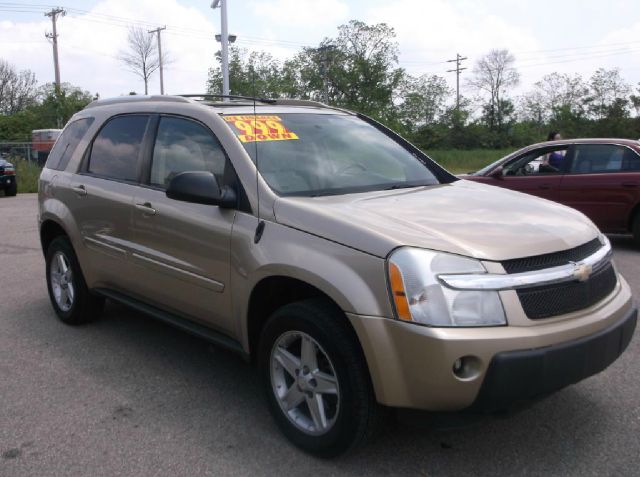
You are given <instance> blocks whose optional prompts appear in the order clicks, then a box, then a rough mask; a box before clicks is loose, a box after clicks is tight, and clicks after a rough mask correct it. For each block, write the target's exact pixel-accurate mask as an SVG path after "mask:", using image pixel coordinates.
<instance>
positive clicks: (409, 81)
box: [398, 74, 453, 132]
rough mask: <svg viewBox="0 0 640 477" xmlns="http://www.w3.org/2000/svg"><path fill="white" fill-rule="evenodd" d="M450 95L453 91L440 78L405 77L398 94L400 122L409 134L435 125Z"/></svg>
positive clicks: (431, 76)
mask: <svg viewBox="0 0 640 477" xmlns="http://www.w3.org/2000/svg"><path fill="white" fill-rule="evenodd" d="M452 94H453V90H452V89H451V88H450V87H449V86H448V85H447V81H446V80H445V79H444V78H442V77H441V76H437V75H428V74H424V75H422V76H419V77H417V78H414V77H412V76H408V75H407V76H405V78H404V80H403V81H402V86H401V87H400V92H399V96H400V99H401V101H402V102H401V103H400V105H399V106H398V110H399V116H400V121H401V122H402V123H403V124H404V126H405V128H406V129H407V130H408V131H410V132H413V131H415V130H417V129H418V128H420V127H424V126H432V125H434V124H436V123H437V122H438V121H439V120H440V118H441V116H442V115H443V114H444V112H445V107H446V102H447V101H448V100H449V98H450V97H451V95H452Z"/></svg>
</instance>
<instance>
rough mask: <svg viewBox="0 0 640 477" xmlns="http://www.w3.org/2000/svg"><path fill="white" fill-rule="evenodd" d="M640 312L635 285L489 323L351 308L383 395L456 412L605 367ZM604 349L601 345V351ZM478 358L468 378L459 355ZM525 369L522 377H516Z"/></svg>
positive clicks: (390, 400)
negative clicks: (444, 321) (546, 312)
mask: <svg viewBox="0 0 640 477" xmlns="http://www.w3.org/2000/svg"><path fill="white" fill-rule="evenodd" d="M636 315H637V311H636V310H635V308H634V307H633V303H632V298H631V292H630V289H629V285H628V284H627V283H626V281H625V280H624V278H622V277H619V285H618V286H617V288H616V291H614V292H613V293H612V294H611V295H610V296H609V297H608V298H607V299H605V300H604V301H602V302H601V303H598V304H597V305H594V306H592V307H590V308H587V309H585V310H581V311H580V312H579V313H573V314H571V315H567V316H566V317H557V318H552V319H549V320H536V321H535V322H533V321H531V322H529V323H526V324H525V323H522V324H521V323H518V324H517V325H513V323H512V324H510V325H509V326H501V327H486V328H432V327H425V326H419V325H415V324H412V323H405V322H401V321H397V320H391V319H387V318H381V317H369V316H361V315H355V314H348V317H349V320H350V321H351V323H352V325H353V327H354V329H355V331H356V333H357V335H358V338H359V340H360V343H361V345H362V348H363V351H364V354H365V357H366V360H367V364H368V366H369V371H370V374H371V378H372V381H373V386H374V389H375V393H376V398H377V400H378V402H380V403H381V404H384V405H387V406H393V407H404V408H413V409H423V410H429V411H455V410H461V409H465V408H469V407H471V406H473V407H474V408H480V409H485V410H491V409H499V408H503V407H506V406H508V404H510V403H512V402H513V401H516V400H519V399H529V398H534V397H537V396H541V395H544V394H548V393H550V392H553V391H555V390H557V389H560V388H562V387H564V386H567V385H569V384H572V383H574V382H577V381H579V380H581V379H584V378H586V377H588V376H591V375H593V374H595V373H597V372H599V371H602V370H603V369H604V368H606V367H607V366H608V365H609V364H611V363H612V362H613V361H615V359H616V358H617V357H618V356H619V355H620V354H621V353H622V352H623V351H624V349H625V348H626V346H627V344H628V342H629V340H630V339H631V335H632V334H633V330H634V328H635V323H636ZM594 350H597V351H594ZM464 356H473V357H474V359H476V360H477V363H479V364H478V366H477V372H476V373H474V375H473V376H470V377H465V378H461V377H458V376H456V374H455V373H454V372H453V364H454V362H455V361H456V360H457V359H459V358H461V357H464ZM521 372H523V373H524V375H522V376H515V377H514V374H518V373H521Z"/></svg>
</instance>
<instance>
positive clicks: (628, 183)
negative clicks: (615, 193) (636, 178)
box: [622, 182, 638, 189]
mask: <svg viewBox="0 0 640 477" xmlns="http://www.w3.org/2000/svg"><path fill="white" fill-rule="evenodd" d="M622 187H628V188H630V189H632V188H634V187H638V183H637V182H623V183H622Z"/></svg>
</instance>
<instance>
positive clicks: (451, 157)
mask: <svg viewBox="0 0 640 477" xmlns="http://www.w3.org/2000/svg"><path fill="white" fill-rule="evenodd" d="M425 152H426V153H427V154H428V155H429V157H431V158H432V159H433V160H435V161H436V162H437V163H438V164H440V165H441V166H442V167H444V168H445V169H447V170H448V171H449V172H451V173H453V174H463V173H466V172H475V171H477V170H478V169H482V168H483V167H484V166H486V165H488V164H491V163H492V162H494V161H497V160H498V159H500V158H501V157H504V156H506V155H507V154H509V153H511V152H513V149H469V150H463V149H448V150H439V149H434V150H429V151H425Z"/></svg>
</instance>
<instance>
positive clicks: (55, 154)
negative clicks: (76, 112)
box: [45, 118, 93, 171]
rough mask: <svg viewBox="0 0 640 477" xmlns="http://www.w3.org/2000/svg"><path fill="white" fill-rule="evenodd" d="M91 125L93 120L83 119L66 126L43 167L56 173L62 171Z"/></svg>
mask: <svg viewBox="0 0 640 477" xmlns="http://www.w3.org/2000/svg"><path fill="white" fill-rule="evenodd" d="M92 123H93V118H83V119H78V120H77V121H74V122H72V123H71V124H69V125H67V127H66V128H64V131H62V134H61V135H60V137H59V138H58V140H57V141H56V143H55V145H54V146H53V149H52V150H51V153H50V154H49V158H48V159H47V164H46V166H45V167H48V168H49V169H55V170H58V171H62V170H64V169H65V168H66V167H67V164H68V163H69V159H71V156H73V153H74V152H75V150H76V148H77V147H78V144H79V143H80V141H81V140H82V138H83V137H84V135H85V133H86V132H87V129H89V126H91V124H92Z"/></svg>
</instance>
